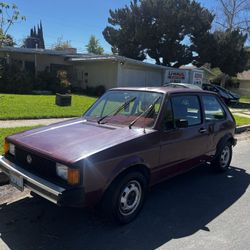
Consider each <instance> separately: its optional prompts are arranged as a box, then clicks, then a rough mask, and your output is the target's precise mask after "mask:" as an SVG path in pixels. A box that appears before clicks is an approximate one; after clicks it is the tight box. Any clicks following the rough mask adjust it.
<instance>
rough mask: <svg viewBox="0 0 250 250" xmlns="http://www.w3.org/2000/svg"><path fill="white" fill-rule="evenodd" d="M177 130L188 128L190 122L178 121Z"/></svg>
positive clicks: (176, 122)
mask: <svg viewBox="0 0 250 250" xmlns="http://www.w3.org/2000/svg"><path fill="white" fill-rule="evenodd" d="M175 124H176V126H177V128H187V127H188V120H187V119H177V120H176V121H175Z"/></svg>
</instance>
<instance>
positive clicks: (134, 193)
mask: <svg viewBox="0 0 250 250" xmlns="http://www.w3.org/2000/svg"><path fill="white" fill-rule="evenodd" d="M147 189H148V181H147V178H146V176H145V175H144V174H143V173H141V172H139V171H133V172H129V173H127V174H125V175H122V176H120V177H118V178H117V179H116V180H115V181H114V182H113V183H112V184H111V186H110V187H109V189H108V190H107V192H106V194H105V195H104V199H103V202H102V210H103V211H104V213H105V214H106V215H107V216H108V217H109V218H111V219H112V220H113V221H114V222H116V223H118V224H127V223H129V222H131V221H132V220H134V219H135V218H136V216H137V215H138V213H139V212H140V210H141V209H142V207H143V204H144V201H145V197H146V193H147Z"/></svg>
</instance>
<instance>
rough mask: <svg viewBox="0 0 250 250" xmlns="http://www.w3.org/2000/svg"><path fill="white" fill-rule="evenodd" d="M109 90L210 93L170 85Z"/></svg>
mask: <svg viewBox="0 0 250 250" xmlns="http://www.w3.org/2000/svg"><path fill="white" fill-rule="evenodd" d="M110 90H112V91H113V90H123V91H126V90H127V91H148V92H158V93H163V94H168V93H191V92H192V93H194V92H195V93H204V92H206V93H209V94H211V91H205V90H202V89H193V88H192V89H191V88H184V87H183V88H175V87H171V86H160V87H118V88H112V89H110Z"/></svg>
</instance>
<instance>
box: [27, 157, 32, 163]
mask: <svg viewBox="0 0 250 250" xmlns="http://www.w3.org/2000/svg"><path fill="white" fill-rule="evenodd" d="M26 160H27V162H28V163H29V164H31V162H32V157H31V156H30V155H27V157H26Z"/></svg>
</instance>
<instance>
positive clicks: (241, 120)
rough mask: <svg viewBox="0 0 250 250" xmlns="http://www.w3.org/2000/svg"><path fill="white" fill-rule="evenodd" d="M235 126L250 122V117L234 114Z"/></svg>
mask: <svg viewBox="0 0 250 250" xmlns="http://www.w3.org/2000/svg"><path fill="white" fill-rule="evenodd" d="M234 118H235V121H236V124H237V126H241V125H248V124H250V118H247V117H242V116H238V115H234Z"/></svg>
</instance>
